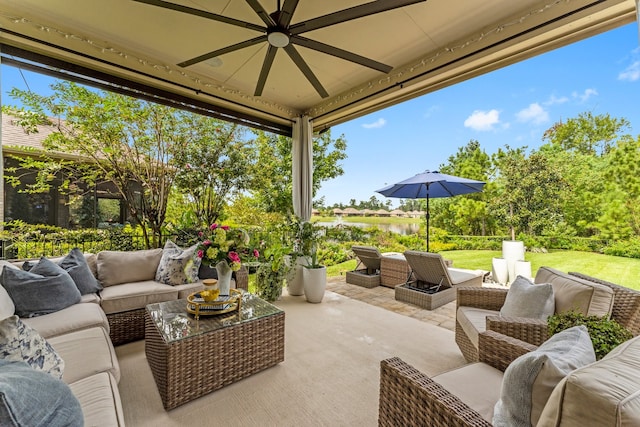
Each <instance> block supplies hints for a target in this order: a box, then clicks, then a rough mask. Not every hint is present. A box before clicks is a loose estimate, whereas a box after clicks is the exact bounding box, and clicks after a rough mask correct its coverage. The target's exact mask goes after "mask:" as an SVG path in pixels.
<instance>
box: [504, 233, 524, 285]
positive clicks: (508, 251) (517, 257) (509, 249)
mask: <svg viewBox="0 0 640 427" xmlns="http://www.w3.org/2000/svg"><path fill="white" fill-rule="evenodd" d="M502 258H504V259H506V260H507V267H508V269H509V279H508V281H509V283H511V282H513V281H514V280H515V278H516V276H515V268H516V261H524V242H523V241H521V240H503V241H502Z"/></svg>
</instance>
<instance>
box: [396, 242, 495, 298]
mask: <svg viewBox="0 0 640 427" xmlns="http://www.w3.org/2000/svg"><path fill="white" fill-rule="evenodd" d="M404 256H405V258H406V260H407V263H408V264H409V267H410V268H411V274H410V275H409V278H408V279H407V282H406V283H405V284H404V285H402V286H398V287H396V289H395V292H396V293H395V297H396V300H398V301H403V302H408V303H410V304H415V305H418V306H420V307H423V308H426V309H427V310H433V309H435V308H438V307H440V306H442V305H444V304H447V303H449V302H451V301H453V300H455V299H456V287H457V286H477V287H480V286H482V278H483V277H484V274H485V272H484V271H482V270H467V269H462V268H452V267H447V265H446V263H445V260H444V259H443V258H442V256H441V255H440V254H435V253H431V252H421V251H405V253H404Z"/></svg>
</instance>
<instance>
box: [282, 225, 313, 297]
mask: <svg viewBox="0 0 640 427" xmlns="http://www.w3.org/2000/svg"><path fill="white" fill-rule="evenodd" d="M288 228H289V235H290V236H291V241H292V246H293V250H292V251H291V253H290V254H289V255H288V256H287V257H286V262H287V263H288V265H289V266H290V267H291V268H290V269H289V273H288V274H287V291H288V292H289V295H292V296H299V295H304V281H303V272H302V267H303V265H305V264H308V263H309V257H308V255H305V254H309V253H310V252H311V244H312V242H313V226H312V225H311V224H310V223H308V222H304V221H302V220H301V219H300V218H298V217H293V218H292V219H291V220H290V221H289V224H288Z"/></svg>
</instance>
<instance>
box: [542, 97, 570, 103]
mask: <svg viewBox="0 0 640 427" xmlns="http://www.w3.org/2000/svg"><path fill="white" fill-rule="evenodd" d="M566 102H569V98H567V97H566V96H561V97H557V96H555V95H551V96H550V97H549V99H548V100H547V101H545V102H543V103H542V104H543V105H557V104H564V103H566Z"/></svg>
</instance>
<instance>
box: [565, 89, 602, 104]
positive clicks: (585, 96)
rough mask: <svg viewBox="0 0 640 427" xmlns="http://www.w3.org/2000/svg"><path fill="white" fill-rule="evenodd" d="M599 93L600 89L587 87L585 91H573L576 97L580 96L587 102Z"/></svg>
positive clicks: (582, 100)
mask: <svg viewBox="0 0 640 427" xmlns="http://www.w3.org/2000/svg"><path fill="white" fill-rule="evenodd" d="M597 95H598V91H597V90H595V89H585V90H584V92H582V93H578V92H573V93H572V94H571V96H573V97H574V98H578V99H579V100H580V102H587V101H588V100H589V98H591V97H592V96H597Z"/></svg>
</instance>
